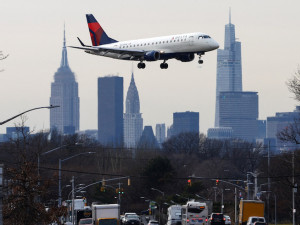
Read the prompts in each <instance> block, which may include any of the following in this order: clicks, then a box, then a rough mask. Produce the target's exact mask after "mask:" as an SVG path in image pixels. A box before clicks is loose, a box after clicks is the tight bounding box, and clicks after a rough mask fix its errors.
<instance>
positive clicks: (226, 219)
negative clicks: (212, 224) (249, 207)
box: [224, 215, 231, 225]
mask: <svg viewBox="0 0 300 225" xmlns="http://www.w3.org/2000/svg"><path fill="white" fill-rule="evenodd" d="M224 218H225V225H230V224H231V219H230V216H227V215H224Z"/></svg>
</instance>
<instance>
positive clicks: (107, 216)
mask: <svg viewBox="0 0 300 225" xmlns="http://www.w3.org/2000/svg"><path fill="white" fill-rule="evenodd" d="M92 218H93V224H94V225H119V218H120V205H119V204H105V205H94V204H93V205H92Z"/></svg>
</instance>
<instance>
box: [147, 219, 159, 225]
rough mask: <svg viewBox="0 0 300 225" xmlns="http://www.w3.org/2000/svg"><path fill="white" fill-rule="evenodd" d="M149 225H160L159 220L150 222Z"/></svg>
mask: <svg viewBox="0 0 300 225" xmlns="http://www.w3.org/2000/svg"><path fill="white" fill-rule="evenodd" d="M148 225H159V224H158V221H157V220H149V222H148Z"/></svg>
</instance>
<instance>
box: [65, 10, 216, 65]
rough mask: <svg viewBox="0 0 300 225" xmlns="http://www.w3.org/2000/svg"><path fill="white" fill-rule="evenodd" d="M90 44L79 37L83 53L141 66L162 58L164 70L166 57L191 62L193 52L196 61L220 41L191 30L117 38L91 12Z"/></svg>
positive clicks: (89, 22)
mask: <svg viewBox="0 0 300 225" xmlns="http://www.w3.org/2000/svg"><path fill="white" fill-rule="evenodd" d="M86 19H87V23H88V28H89V32H90V36H91V41H92V46H89V45H85V44H84V43H83V42H82V41H81V40H80V39H79V38H78V40H79V42H80V44H81V47H77V46H70V47H71V48H77V49H82V50H84V51H85V52H86V53H89V54H93V55H100V56H104V57H109V58H113V59H121V60H130V61H138V62H139V63H138V64H137V67H138V68H139V69H144V68H145V67H146V64H145V63H144V62H145V61H146V62H151V61H158V60H162V61H163V62H162V63H161V64H160V68H161V69H167V68H168V64H167V63H166V61H167V60H169V59H177V60H179V61H181V62H191V61H193V60H194V59H195V55H198V56H199V60H198V63H199V64H202V63H203V60H202V59H201V57H202V56H203V55H204V54H205V52H209V51H213V50H215V49H218V48H219V44H218V43H217V42H216V41H215V40H214V39H212V38H211V37H210V36H209V35H207V34H204V33H200V32H194V33H186V34H176V35H169V36H162V37H153V38H145V39H137V40H129V41H116V40H115V39H113V38H110V37H109V36H108V35H107V34H106V32H105V31H104V29H103V28H102V27H101V25H100V24H99V23H98V21H97V20H96V19H95V17H94V16H93V15H92V14H87V15H86Z"/></svg>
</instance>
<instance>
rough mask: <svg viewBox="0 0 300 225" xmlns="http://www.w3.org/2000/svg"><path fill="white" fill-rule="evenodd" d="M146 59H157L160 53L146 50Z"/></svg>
mask: <svg viewBox="0 0 300 225" xmlns="http://www.w3.org/2000/svg"><path fill="white" fill-rule="evenodd" d="M144 59H145V60H146V61H157V60H159V59H160V53H159V52H157V51H151V52H146V53H145V55H144Z"/></svg>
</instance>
